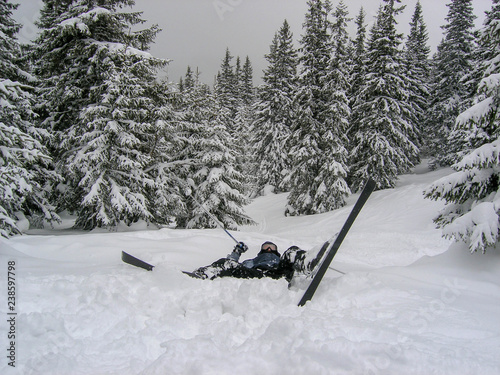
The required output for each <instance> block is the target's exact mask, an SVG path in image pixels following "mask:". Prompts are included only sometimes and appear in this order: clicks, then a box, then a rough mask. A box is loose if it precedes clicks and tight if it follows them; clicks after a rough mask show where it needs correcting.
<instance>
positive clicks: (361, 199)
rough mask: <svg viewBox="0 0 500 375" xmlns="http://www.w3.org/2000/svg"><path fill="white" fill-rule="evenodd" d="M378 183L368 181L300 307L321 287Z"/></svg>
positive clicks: (328, 250) (329, 248) (302, 299)
mask: <svg viewBox="0 0 500 375" xmlns="http://www.w3.org/2000/svg"><path fill="white" fill-rule="evenodd" d="M375 186H376V183H375V181H373V180H372V179H370V180H368V182H367V183H366V185H365V187H364V189H363V191H362V192H361V195H360V196H359V198H358V200H357V202H356V204H355V205H354V207H353V209H352V211H351V213H350V214H349V216H348V217H347V220H346V222H345V223H344V226H343V227H342V229H341V230H340V232H339V234H338V236H337V238H336V239H335V241H334V242H333V243H332V244H331V245H330V246H329V247H328V249H326V254H325V255H324V258H325V259H324V260H323V262H322V263H321V265H320V266H319V268H318V271H317V272H316V274H315V275H314V277H313V279H312V281H311V283H310V284H309V286H308V288H307V289H306V291H305V292H304V295H303V296H302V298H301V300H300V302H299V304H298V305H299V306H304V305H305V304H306V302H307V301H310V300H311V299H312V297H313V295H314V293H315V292H316V289H317V288H318V286H319V283H320V282H321V280H322V279H323V276H324V275H325V273H326V271H327V270H328V267H329V266H330V263H331V262H332V259H333V257H334V256H335V254H337V251H338V249H339V247H340V245H341V244H342V241H344V238H345V236H346V235H347V232H349V229H350V228H351V226H352V224H353V223H354V220H356V217H357V216H358V214H359V212H360V211H361V209H362V208H363V206H364V204H365V203H366V201H367V200H368V198H369V197H370V195H371V193H372V192H373V190H375Z"/></svg>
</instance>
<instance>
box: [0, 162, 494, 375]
mask: <svg viewBox="0 0 500 375" xmlns="http://www.w3.org/2000/svg"><path fill="white" fill-rule="evenodd" d="M422 172H424V171H422ZM447 173H451V171H449V170H441V171H435V172H425V173H419V174H413V175H407V176H403V177H402V178H401V181H400V182H399V184H398V186H397V188H396V189H392V190H384V191H377V192H375V193H373V195H372V197H371V198H370V200H369V201H368V202H367V204H366V206H365V207H364V208H363V212H362V215H360V216H359V217H358V219H357V221H356V222H355V224H354V225H353V227H352V228H351V231H350V232H349V235H348V236H347V237H346V240H345V241H344V243H343V245H342V247H341V249H340V250H339V252H338V254H337V255H336V257H335V259H334V261H333V263H332V265H333V266H334V267H335V268H338V269H339V270H342V271H344V272H347V274H346V275H344V276H341V277H339V276H340V274H338V273H336V272H334V271H331V272H328V273H327V274H326V275H325V278H324V280H323V281H322V283H321V285H320V286H319V288H318V291H317V293H316V295H315V297H314V299H313V300H312V301H311V302H309V303H307V304H306V305H305V306H304V307H297V306H296V303H297V301H298V299H299V298H300V296H301V295H302V293H303V290H300V289H292V290H288V289H287V283H286V281H285V280H272V279H260V280H241V279H231V278H225V279H219V280H214V281H204V280H196V279H192V278H189V277H187V276H185V275H183V274H182V273H181V272H180V271H181V270H191V269H195V268H197V267H199V266H201V265H206V264H209V263H211V262H212V261H213V260H216V259H218V258H220V257H223V256H225V255H226V254H227V253H228V252H230V250H231V248H232V247H233V245H234V243H233V241H232V240H231V239H230V238H229V237H228V236H227V235H226V234H225V233H224V232H223V231H221V230H217V229H216V230H173V229H160V230H157V229H148V228H147V227H146V226H144V225H142V226H141V225H138V226H136V227H135V228H132V229H130V228H128V229H126V230H125V229H123V228H119V230H118V231H117V232H113V233H109V232H99V231H93V232H90V233H89V232H79V231H73V230H69V229H65V228H67V226H68V225H67V223H65V226H64V227H63V228H62V229H60V230H59V229H55V230H44V231H36V230H32V231H30V234H29V235H25V236H18V237H14V238H12V239H10V240H5V239H3V238H2V239H0V249H1V251H0V254H1V255H0V276H1V277H2V280H6V277H5V276H6V272H7V262H9V261H14V262H15V265H16V266H15V267H16V276H15V277H16V280H15V282H16V285H17V292H16V293H17V294H16V298H17V305H16V308H17V313H18V315H17V321H16V334H17V335H16V343H15V348H16V362H15V364H16V367H15V368H12V367H10V366H8V364H7V358H5V356H3V357H2V360H1V361H0V372H1V373H2V374H23V375H24V374H27V375H31V374H32V375H35V374H37V375H38V374H44V375H45V374H54V375H56V374H57V375H59V374H60V375H68V374H69V375H72V374H76V375H78V374H99V375H102V374H142V375H147V374H162V375H163V374H174V375H175V374H217V375H220V374H222V375H224V374H234V373H240V374H259V375H262V374H287V375H290V374H291V375H293V374H297V375H298V374H300V375H302V374H304V373H314V374H352V375H358V374H381V375H382V374H384V375H386V374H389V375H390V374H403V373H404V374H421V375H428V374H450V375H451V374H453V375H456V374H460V375H469V374H470V375H472V374H481V375H497V374H499V373H500V359H499V357H498V348H499V347H500V320H499V319H498V316H500V286H499V285H500V276H499V275H500V272H499V271H500V249H496V250H492V251H490V252H488V253H487V254H486V255H481V254H475V255H470V254H469V253H468V251H467V247H466V246H465V245H464V244H452V243H450V242H449V241H447V240H444V239H442V238H441V233H440V231H439V230H436V229H435V228H434V224H433V223H432V218H433V217H434V216H435V215H436V213H437V211H438V210H439V209H440V208H442V207H443V204H442V203H439V202H433V201H429V200H426V199H424V198H423V195H422V191H423V190H424V189H425V187H427V186H428V185H429V184H430V183H431V182H433V181H434V180H436V179H437V178H439V177H441V176H443V175H446V174H447ZM356 198H357V197H356V196H353V197H350V198H349V202H348V205H347V206H346V207H344V208H342V209H340V210H337V211H334V212H330V213H326V214H322V215H314V216H306V217H284V216H282V215H281V214H280V211H281V212H283V211H282V210H283V208H284V203H285V202H286V195H266V196H264V197H260V198H258V199H256V200H255V201H254V202H253V203H252V204H251V205H250V206H248V207H247V214H249V215H250V216H251V217H253V218H254V219H255V220H256V221H258V222H259V223H263V222H264V221H263V220H262V219H264V218H265V223H266V225H265V226H264V225H258V226H248V227H243V228H240V230H241V231H240V232H238V233H237V234H238V239H239V240H241V241H244V242H245V243H247V244H248V245H249V247H250V250H249V251H248V252H247V253H245V256H247V257H253V256H255V254H256V253H257V249H258V248H259V245H260V243H262V242H264V241H265V240H268V239H269V240H272V241H274V242H276V243H277V244H278V246H279V247H280V250H281V251H284V250H285V249H286V248H287V247H288V246H290V245H292V244H297V245H299V246H301V247H303V248H306V249H307V248H312V247H314V246H317V245H320V244H321V243H322V242H324V241H325V240H326V239H328V238H330V237H331V236H332V235H333V234H334V233H335V232H336V231H338V230H340V227H341V225H342V223H343V222H344V220H345V218H346V216H347V215H348V213H349V212H350V209H351V208H352V204H354V202H355V200H356ZM122 250H124V251H127V252H130V253H131V254H133V255H136V256H138V257H140V258H141V259H143V260H145V261H147V262H149V263H151V264H154V265H155V269H154V271H153V272H147V271H145V270H142V269H138V268H136V267H131V266H130V265H127V264H125V263H123V262H122V261H121V259H120V256H121V251H122ZM3 283H4V284H3V285H4V287H2V290H3V292H2V293H0V295H1V297H0V313H1V314H3V317H4V318H3V319H1V320H0V321H1V323H0V332H2V336H1V339H0V342H2V346H3V348H4V349H6V348H8V346H7V335H6V334H5V332H7V327H8V326H7V325H8V323H7V315H6V314H7V300H6V296H7V293H6V289H7V288H6V285H5V281H4V282H3ZM6 352H7V351H6V350H5V351H4V353H6Z"/></svg>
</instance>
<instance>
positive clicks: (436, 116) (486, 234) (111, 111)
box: [0, 0, 500, 251]
mask: <svg viewBox="0 0 500 375" xmlns="http://www.w3.org/2000/svg"><path fill="white" fill-rule="evenodd" d="M43 2H44V6H43V8H42V10H41V16H40V19H39V21H38V27H39V29H40V32H39V35H38V38H37V39H36V40H35V41H34V42H33V43H32V44H30V45H28V46H24V45H20V44H19V43H18V42H17V39H16V34H17V33H18V31H19V29H20V27H21V25H18V24H16V22H14V21H13V19H12V14H13V12H14V11H15V9H16V7H17V6H16V5H14V4H11V3H10V0H2V1H0V7H1V9H0V40H1V44H0V52H1V53H0V64H1V67H2V69H1V70H0V74H1V76H0V99H1V100H0V103H1V107H0V149H1V151H2V152H1V154H0V158H1V159H0V189H1V194H0V203H1V204H0V230H1V234H2V236H4V237H8V236H11V235H13V234H16V233H19V232H20V230H19V228H18V227H17V224H16V222H17V221H18V220H19V219H22V218H23V216H26V217H27V218H28V219H29V220H30V221H31V222H32V223H33V225H41V224H42V223H43V222H51V221H56V220H58V213H60V212H62V211H68V212H70V213H72V214H74V215H75V216H76V223H75V226H76V227H78V228H84V229H92V228H95V227H109V228H113V227H115V226H116V225H118V224H119V223H125V224H131V223H133V222H136V221H139V220H143V221H146V222H149V223H154V224H159V225H169V224H172V225H177V226H180V227H186V228H206V227H214V226H215V225H216V224H215V223H214V222H213V221H212V220H211V219H210V217H209V216H208V215H207V214H206V212H205V210H207V211H209V212H210V213H212V214H214V215H215V216H216V217H217V218H218V219H219V220H220V221H221V222H222V223H224V225H226V226H227V227H229V228H235V227H236V226H237V225H241V224H248V223H252V220H251V218H249V217H247V216H246V215H245V214H244V213H243V210H242V206H243V205H244V204H246V203H247V202H248V201H249V198H251V197H252V196H255V195H258V194H260V193H261V192H262V191H264V190H268V189H269V188H270V187H272V188H273V189H274V190H275V191H277V192H289V198H288V206H287V209H286V213H287V214H290V215H303V214H315V213H321V212H326V211H330V210H333V209H336V208H339V207H341V206H343V205H344V204H345V199H346V197H347V196H348V195H349V194H351V192H356V191H359V190H360V189H361V188H362V187H363V184H364V183H365V181H366V180H367V179H368V178H369V177H371V178H373V179H374V180H375V181H376V183H377V187H378V188H379V189H385V188H391V187H394V186H395V183H396V182H397V178H398V175H400V174H402V173H407V172H408V171H409V170H410V169H411V168H412V167H413V166H414V165H415V164H416V163H418V162H419V161H420V158H422V157H425V158H429V159H430V160H431V165H432V166H433V167H438V166H445V165H448V166H449V165H452V166H453V168H455V169H456V170H457V173H456V174H454V175H452V176H451V177H450V178H447V179H444V180H443V181H438V182H436V184H435V185H433V186H432V187H430V188H429V189H428V190H427V191H426V195H427V196H428V197H429V198H432V199H441V198H444V199H446V200H447V202H449V204H448V205H447V208H446V210H445V211H444V212H442V213H440V216H439V217H438V219H437V222H438V224H439V225H441V226H444V227H446V229H445V233H446V235H448V236H450V237H454V238H457V239H464V240H466V241H470V244H471V251H474V250H481V251H484V250H485V249H486V248H487V247H489V246H493V245H494V244H495V243H496V241H497V236H498V230H499V228H498V227H499V218H498V211H499V210H500V207H499V203H498V200H497V199H496V193H497V191H498V186H499V182H498V172H497V171H498V163H499V159H498V153H497V152H496V149H497V143H498V134H497V127H498V126H497V125H498V119H497V117H496V113H497V108H498V87H499V86H500V85H499V82H500V80H498V77H497V76H496V75H498V67H497V57H498V56H499V51H498V48H499V41H500V39H499V35H498V30H500V28H498V27H497V22H498V19H499V15H500V14H499V9H498V8H499V4H498V0H493V5H492V9H491V11H490V12H488V13H487V18H486V21H485V24H484V25H483V28H482V30H481V31H480V32H476V31H475V30H474V18H475V16H474V13H473V9H472V0H452V1H451V3H450V4H449V5H448V7H449V12H448V16H447V18H446V24H445V25H444V26H443V31H444V34H443V39H442V41H441V43H440V45H439V46H438V51H437V53H436V54H435V55H434V56H433V57H432V58H431V57H430V48H429V46H428V35H427V29H426V24H425V21H424V19H423V11H422V6H421V4H420V3H419V2H417V4H416V7H415V9H414V13H413V18H412V21H411V23H410V32H409V34H408V35H407V36H404V35H402V34H401V33H399V32H398V31H397V24H398V16H399V15H400V14H401V12H402V11H403V9H404V6H401V5H400V0H383V1H382V3H381V5H380V8H379V11H378V14H377V17H376V20H375V22H374V24H373V26H372V27H371V29H370V30H367V23H366V19H365V18H366V14H365V12H364V10H363V9H362V8H361V9H360V11H359V13H358V14H357V16H356V17H355V18H354V19H352V18H350V17H349V14H348V11H347V7H346V5H345V4H344V3H343V1H340V2H339V3H338V4H337V5H336V6H334V5H333V4H332V3H331V2H330V1H329V0H309V1H308V11H307V13H306V15H305V21H304V23H303V31H302V34H301V36H300V39H299V45H298V46H295V45H294V36H293V35H292V33H291V31H290V26H289V24H288V23H287V21H286V20H285V21H284V23H283V25H282V27H281V28H280V29H279V30H277V32H276V34H275V36H274V38H273V39H272V41H271V45H270V49H269V53H268V54H267V55H266V56H265V57H266V59H267V61H268V67H267V68H266V69H265V71H264V72H263V81H264V83H263V84H262V85H261V86H259V87H258V88H255V87H254V85H253V82H252V80H253V70H252V65H251V62H250V59H249V58H248V57H246V59H244V61H242V60H241V59H240V58H239V57H237V58H236V61H234V57H233V56H232V55H231V53H230V51H229V50H227V51H226V55H225V56H224V57H223V59H222V63H221V68H220V71H219V73H218V75H217V77H216V78H215V81H214V85H213V87H210V86H208V85H206V84H204V83H202V82H201V81H200V79H199V74H198V72H197V71H194V70H192V69H191V68H190V67H188V69H187V72H186V75H185V76H184V77H183V78H182V80H181V81H180V82H179V84H176V85H173V84H169V83H167V82H165V81H164V80H161V79H159V78H158V76H159V75H158V73H159V71H160V70H161V69H162V68H163V67H164V66H165V65H167V64H168V61H167V60H164V59H158V58H156V57H154V56H152V55H151V54H150V53H148V52H147V51H148V48H149V45H150V44H151V43H152V42H153V41H154V39H155V38H156V36H157V34H158V32H159V31H160V30H159V28H158V27H157V26H152V27H150V28H147V29H143V30H140V25H141V24H142V23H143V22H144V20H143V19H142V18H141V13H139V12H131V11H129V10H126V8H127V7H130V6H132V5H134V1H132V0H105V1H102V0H101V1H93V0H65V1H61V0H44V1H43ZM352 21H354V24H355V26H356V34H355V35H354V37H350V36H349V34H348V27H349V25H350V23H351V22H352ZM497 29H498V30H497ZM132 30H134V31H132ZM200 205H203V207H200ZM478 218H479V219H478ZM481 218H484V220H483V219H481Z"/></svg>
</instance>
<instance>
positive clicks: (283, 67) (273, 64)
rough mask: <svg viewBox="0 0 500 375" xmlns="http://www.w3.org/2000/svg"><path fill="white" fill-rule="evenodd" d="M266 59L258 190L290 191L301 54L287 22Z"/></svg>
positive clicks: (259, 111)
mask: <svg viewBox="0 0 500 375" xmlns="http://www.w3.org/2000/svg"><path fill="white" fill-rule="evenodd" d="M266 59H267V61H268V63H269V64H268V67H267V68H266V69H265V70H264V77H263V80H264V83H263V84H262V85H261V86H260V87H259V96H258V100H257V103H256V105H255V119H254V122H253V124H252V131H251V133H252V135H253V141H252V143H253V144H255V160H256V164H257V176H258V190H261V189H262V188H264V187H265V186H266V185H271V186H273V187H274V188H275V191H276V192H279V191H286V190H288V188H289V186H288V183H287V181H286V179H285V176H286V175H287V174H288V173H289V171H290V168H291V164H290V156H289V149H288V146H289V145H290V143H289V142H288V139H289V138H290V136H291V130H292V125H293V122H294V105H293V100H294V96H295V92H296V90H297V65H298V55H297V51H296V50H295V48H294V46H293V34H292V32H291V31H290V25H289V24H288V22H287V21H286V20H285V21H284V22H283V25H282V26H281V28H280V29H279V31H278V32H277V33H276V34H275V36H274V38H273V41H272V44H271V46H270V52H269V54H267V55H266Z"/></svg>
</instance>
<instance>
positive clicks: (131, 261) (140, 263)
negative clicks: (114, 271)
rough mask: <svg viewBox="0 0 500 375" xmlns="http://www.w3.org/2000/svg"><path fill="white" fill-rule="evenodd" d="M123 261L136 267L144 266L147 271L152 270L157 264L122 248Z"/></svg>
mask: <svg viewBox="0 0 500 375" xmlns="http://www.w3.org/2000/svg"><path fill="white" fill-rule="evenodd" d="M122 261H123V262H125V263H128V264H130V265H132V266H135V267H140V268H144V269H145V270H147V271H152V270H153V268H154V267H155V266H153V265H151V264H149V263H146V262H144V261H143V260H140V259H138V258H136V257H134V256H133V255H130V254H129V253H126V252H125V251H123V250H122Z"/></svg>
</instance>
